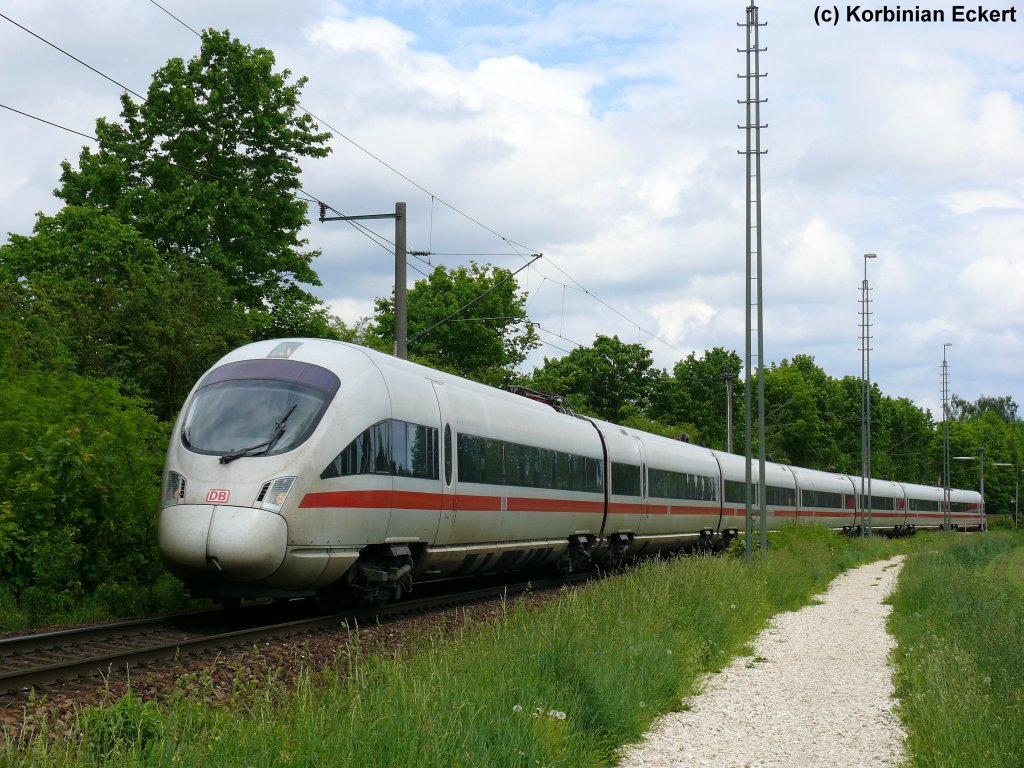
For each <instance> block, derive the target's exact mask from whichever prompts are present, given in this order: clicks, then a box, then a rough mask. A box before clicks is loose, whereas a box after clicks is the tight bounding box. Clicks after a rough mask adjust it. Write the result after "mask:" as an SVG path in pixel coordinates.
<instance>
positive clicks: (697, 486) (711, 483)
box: [647, 467, 718, 501]
mask: <svg viewBox="0 0 1024 768" xmlns="http://www.w3.org/2000/svg"><path fill="white" fill-rule="evenodd" d="M647 495H648V496H649V497H651V498H657V499H692V500H694V501H717V500H718V478H716V477H707V476H705V475H692V474H690V473H689V472H673V471H672V470H669V469H654V468H653V467H648V469H647Z"/></svg>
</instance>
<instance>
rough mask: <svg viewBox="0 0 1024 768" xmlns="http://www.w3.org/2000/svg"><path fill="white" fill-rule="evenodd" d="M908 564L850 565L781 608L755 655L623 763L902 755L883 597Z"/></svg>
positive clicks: (623, 767) (832, 761)
mask: <svg viewBox="0 0 1024 768" xmlns="http://www.w3.org/2000/svg"><path fill="white" fill-rule="evenodd" d="M900 565H901V558H894V559H892V560H884V561H879V562H876V563H871V564H870V565H865V566H862V567H860V568H857V569H854V570H851V571H847V572H846V573H844V574H842V575H840V576H839V577H838V578H836V579H835V581H833V582H832V585H831V586H830V587H829V589H828V591H827V592H826V593H825V594H824V595H820V596H819V598H818V599H819V600H820V601H821V602H820V603H819V604H815V605H809V606H807V607H805V608H803V609H801V610H799V611H796V612H791V613H784V614H779V615H778V616H775V617H774V618H773V619H772V620H771V622H770V623H769V626H768V628H767V629H765V630H764V631H763V632H762V633H761V634H760V635H759V636H758V638H757V640H756V641H755V643H754V655H753V656H747V657H739V658H737V659H735V660H734V661H733V662H732V664H731V665H730V666H729V667H727V668H726V669H724V670H722V672H721V673H719V674H713V675H709V676H708V677H707V679H706V680H705V685H704V692H703V693H701V694H700V695H699V696H696V697H694V698H693V699H690V700H688V701H687V702H685V703H686V704H687V705H688V706H689V710H688V711H684V712H673V713H671V714H668V715H666V716H665V717H663V718H661V719H659V720H658V721H657V722H656V723H655V724H654V727H653V729H652V730H651V732H650V733H648V734H647V736H646V737H645V739H644V740H643V741H642V742H640V743H639V744H635V745H632V746H630V747H628V748H627V749H625V750H624V752H623V759H622V762H621V763H620V768H654V766H687V768H689V767H691V766H693V767H697V766H723V767H724V766H729V767H732V766H736V767H738V768H768V766H773V767H774V766H786V767H787V768H788V767H789V766H793V767H794V768H795V767H797V766H799V767H800V768H808V767H809V766H827V767H828V768H839V766H897V765H899V764H900V762H901V760H902V757H903V746H902V745H903V741H904V738H905V735H904V732H903V729H902V726H901V725H900V722H899V719H898V718H897V716H896V714H895V713H894V711H893V705H894V703H895V699H894V697H893V686H892V668H891V666H890V664H889V658H888V657H889V652H890V650H891V649H892V648H893V646H894V645H895V641H894V640H893V639H892V637H891V636H890V635H889V634H888V633H887V632H886V629H885V622H886V618H887V616H888V615H889V611H890V610H891V609H890V607H889V606H888V605H885V604H883V600H884V599H885V597H886V596H887V595H888V594H889V592H890V591H891V590H892V589H893V588H894V586H895V583H896V576H897V574H898V573H899V569H900Z"/></svg>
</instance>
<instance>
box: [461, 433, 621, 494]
mask: <svg viewBox="0 0 1024 768" xmlns="http://www.w3.org/2000/svg"><path fill="white" fill-rule="evenodd" d="M458 462H459V481H460V482H463V483H490V484H492V485H515V486H521V487H524V488H551V489H554V490H562V491H582V492H585V493H600V492H601V491H602V490H604V471H603V468H602V462H601V459H595V458H592V457H590V456H580V455H577V454H574V453H564V452H562V451H555V450H552V449H550V448H538V447H536V446H532V445H522V444H520V443H513V442H509V441H506V440H495V439H493V438H490V437H477V436H476V435H459V437H458Z"/></svg>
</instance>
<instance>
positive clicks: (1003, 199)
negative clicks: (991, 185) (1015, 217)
mask: <svg viewBox="0 0 1024 768" xmlns="http://www.w3.org/2000/svg"><path fill="white" fill-rule="evenodd" d="M939 200H940V202H942V204H943V205H945V206H946V207H947V208H949V210H950V211H952V212H953V213H955V214H956V215H957V216H964V215H967V214H972V213H978V212H979V211H984V210H992V209H995V210H1024V192H1022V193H1021V194H1014V193H1011V192H1007V191H1005V190H1001V189H970V190H963V191H960V192H950V193H949V194H947V195H943V196H942V197H940V198H939Z"/></svg>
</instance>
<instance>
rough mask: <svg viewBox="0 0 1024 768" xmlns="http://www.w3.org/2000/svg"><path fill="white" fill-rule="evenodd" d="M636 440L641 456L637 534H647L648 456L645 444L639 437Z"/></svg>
mask: <svg viewBox="0 0 1024 768" xmlns="http://www.w3.org/2000/svg"><path fill="white" fill-rule="evenodd" d="M633 439H634V440H636V450H637V453H638V454H639V456H640V518H639V520H638V521H637V526H636V532H637V533H646V532H647V524H648V522H649V519H648V512H647V454H646V452H645V451H644V443H643V440H641V439H640V438H639V437H634V438H633Z"/></svg>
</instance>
